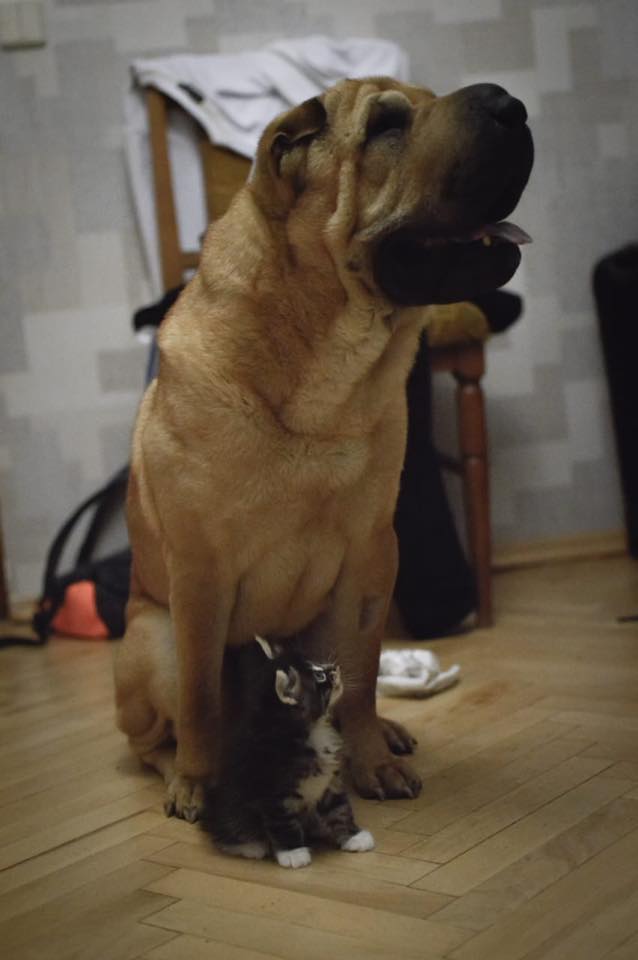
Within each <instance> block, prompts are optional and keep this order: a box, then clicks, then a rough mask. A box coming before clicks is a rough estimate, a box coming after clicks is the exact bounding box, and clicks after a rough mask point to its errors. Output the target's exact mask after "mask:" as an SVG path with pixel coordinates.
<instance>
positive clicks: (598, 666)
mask: <svg viewBox="0 0 638 960" xmlns="http://www.w3.org/2000/svg"><path fill="white" fill-rule="evenodd" d="M496 589H497V626H496V627H495V628H493V629H492V630H489V631H475V632H472V633H468V634H466V635H464V636H459V637H455V638H452V639H446V640H443V641H439V642H437V643H436V644H435V649H436V651H437V652H438V653H439V654H440V656H441V657H442V659H443V661H444V663H445V664H448V663H450V662H453V661H458V662H460V663H461V665H462V669H463V680H462V683H461V684H460V685H459V686H458V687H457V688H456V689H454V690H451V691H447V692H445V693H443V694H440V695H438V696H437V697H435V698H433V699H431V700H429V701H425V702H417V701H386V702H384V703H383V704H382V706H383V710H384V711H385V713H386V714H387V715H389V716H392V717H395V718H397V719H400V720H403V721H405V722H406V723H408V724H409V725H410V727H411V729H412V730H413V731H414V732H415V733H416V735H417V736H418V737H419V741H420V744H419V752H418V755H417V763H418V766H419V768H420V770H421V771H422V773H423V775H424V777H425V781H426V783H425V788H424V791H423V794H422V796H421V797H420V798H419V799H418V800H415V801H410V802H407V801H394V802H390V803H383V804H379V803H372V802H364V801H358V802H357V804H356V806H357V813H358V817H359V820H360V822H361V824H362V825H363V826H365V827H369V828H370V829H372V830H373V832H374V833H375V835H376V838H377V843H378V846H377V850H376V851H375V852H373V853H369V854H358V855H357V854H345V853H337V852H335V853H332V852H325V853H320V854H316V856H315V860H314V862H313V864H312V866H311V867H309V868H306V869H304V870H299V871H294V872H290V871H286V870H284V869H282V868H280V867H278V866H276V865H274V864H271V863H254V862H244V861H237V860H234V859H229V858H226V857H224V856H221V855H219V854H217V853H216V852H214V851H213V850H212V849H211V848H210V846H209V845H208V843H207V841H206V839H205V838H204V837H203V836H202V835H201V834H200V833H199V831H198V830H197V829H196V828H195V827H192V826H190V825H188V824H185V823H182V822H179V821H176V820H167V819H166V818H165V817H164V816H163V813H162V788H161V786H160V784H159V782H158V781H157V780H156V778H155V776H154V775H152V774H150V773H147V772H144V771H142V770H140V769H139V768H138V766H137V764H136V762H135V761H134V760H133V759H132V758H130V757H129V756H128V755H127V751H126V747H125V744H124V742H123V740H122V738H121V736H120V735H119V734H118V733H117V732H116V731H115V730H114V728H113V708H112V699H111V677H110V656H111V650H110V648H109V646H108V645H105V644H101V643H91V642H84V643H82V642H76V641H71V640H68V641H62V640H55V641H53V642H51V644H50V645H49V646H48V647H47V648H45V649H42V650H22V649H8V650H5V651H3V652H0V670H1V674H0V697H1V700H0V711H1V714H0V716H1V729H2V739H1V741H0V871H1V872H0V944H1V950H2V955H3V957H6V958H7V960H48V958H51V960H57V958H77V960H88V958H96V960H97V958H99V960H125V958H133V957H147V958H154V960H204V958H224V960H259V958H261V960H263V958H264V957H281V958H290V960H292V958H294V960H315V958H316V960H326V958H332V960H341V958H343V960H346V958H348V960H358V958H361V960H363V958H377V960H381V958H392V960H397V958H404V957H405V958H421V960H433V958H440V957H449V958H453V960H523V958H526V960H540V958H542V960H571V958H574V960H576V958H578V960H597V958H603V957H605V958H607V960H635V958H636V957H637V956H638V699H637V696H636V691H637V690H638V629H637V628H636V624H631V623H629V624H622V625H620V624H617V623H616V622H615V618H616V616H617V615H619V614H624V613H636V612H638V565H636V564H635V563H633V562H631V561H630V560H628V559H625V558H618V559H607V560H602V561H598V562H587V563H586V562H581V563H578V564H571V565H569V564H566V565H562V566H553V567H546V568H541V569H537V570H528V571H524V572H516V573H509V574H502V575H500V576H499V577H498V578H497V583H496Z"/></svg>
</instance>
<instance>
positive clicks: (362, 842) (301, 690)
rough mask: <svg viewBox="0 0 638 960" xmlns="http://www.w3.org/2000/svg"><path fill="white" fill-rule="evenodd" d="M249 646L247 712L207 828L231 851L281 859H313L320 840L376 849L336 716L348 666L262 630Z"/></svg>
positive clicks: (294, 862) (296, 862)
mask: <svg viewBox="0 0 638 960" xmlns="http://www.w3.org/2000/svg"><path fill="white" fill-rule="evenodd" d="M240 656H242V657H243V658H244V662H243V664H242V667H243V682H242V688H243V690H244V693H245V697H244V699H245V702H244V703H243V705H242V710H241V713H242V717H243V722H242V724H241V726H239V727H238V728H237V731H236V735H235V737H234V738H233V740H232V743H231V747H230V749H229V750H228V751H227V756H226V758H225V760H224V761H223V763H222V770H221V775H220V779H219V787H218V788H217V790H216V791H215V793H214V794H213V796H212V797H211V798H210V800H209V803H208V810H207V814H206V816H205V820H204V828H205V829H207V830H208V831H209V832H210V833H211V834H212V835H213V837H214V839H215V840H216V841H217V844H218V846H219V847H220V849H221V850H223V851H224V852H225V853H230V854H235V855H237V856H242V857H251V858H254V859H261V858H263V857H265V856H266V855H273V856H274V857H275V858H276V860H277V862H278V863H279V864H280V865H281V866H282V867H304V866H306V865H307V864H309V863H310V860H311V857H310V849H309V845H310V843H311V842H313V841H328V842H330V843H332V844H335V845H336V846H338V847H340V848H341V849H342V850H349V851H362V850H371V849H372V848H373V847H374V839H373V838H372V835H371V834H370V833H369V832H368V831H367V830H360V829H359V827H358V826H357V825H356V823H355V821H354V817H353V814H352V808H351V806H350V802H349V800H348V797H347V795H346V793H345V791H344V789H343V786H342V784H341V781H340V778H339V767H340V762H341V747H342V744H341V738H340V736H339V734H338V733H337V731H336V730H335V729H334V727H333V725H332V722H331V716H330V713H331V709H332V707H333V706H334V704H335V703H336V701H337V700H338V698H339V696H340V695H341V691H342V685H341V678H340V673H339V668H338V667H337V666H334V665H328V664H321V665H320V664H316V663H311V662H310V661H309V660H306V659H305V657H303V656H302V655H301V654H300V653H298V652H295V651H294V650H286V651H283V650H280V649H279V648H277V647H271V645H270V644H269V643H268V642H267V641H266V640H263V639H262V638H261V637H258V638H257V643H256V644H255V645H254V646H253V647H251V648H250V649H248V650H245V651H242V652H240Z"/></svg>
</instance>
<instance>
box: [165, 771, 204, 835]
mask: <svg viewBox="0 0 638 960" xmlns="http://www.w3.org/2000/svg"><path fill="white" fill-rule="evenodd" d="M164 812H165V813H166V816H167V817H173V816H175V817H180V818H181V819H182V820H188V822H189V823H195V821H196V820H199V819H201V816H202V814H203V812H204V784H203V783H202V782H201V781H200V780H191V779H190V778H188V777H183V776H182V775H181V774H179V773H176V774H175V775H174V776H173V778H172V780H171V781H170V783H169V784H168V786H167V788H166V800H165V801H164Z"/></svg>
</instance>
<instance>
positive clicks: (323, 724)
mask: <svg viewBox="0 0 638 960" xmlns="http://www.w3.org/2000/svg"><path fill="white" fill-rule="evenodd" d="M308 746H309V747H312V749H313V750H314V751H315V753H316V754H317V763H318V767H319V769H318V770H317V772H316V773H313V774H311V775H310V776H309V777H306V779H305V780H303V781H302V782H301V783H300V784H299V792H300V794H301V796H302V797H303V799H304V801H305V802H306V803H307V804H308V806H315V805H316V804H317V803H318V802H319V800H320V799H321V797H322V796H323V795H324V793H325V792H326V789H327V788H328V785H329V784H330V781H331V780H332V778H333V776H334V775H335V773H336V772H337V770H338V768H339V762H340V751H341V737H340V736H339V734H338V733H337V731H336V730H335V729H334V727H333V726H332V724H331V723H330V721H329V720H328V718H327V717H322V718H321V719H320V720H318V721H317V723H316V724H315V725H314V727H313V728H312V730H311V731H310V734H309V736H308Z"/></svg>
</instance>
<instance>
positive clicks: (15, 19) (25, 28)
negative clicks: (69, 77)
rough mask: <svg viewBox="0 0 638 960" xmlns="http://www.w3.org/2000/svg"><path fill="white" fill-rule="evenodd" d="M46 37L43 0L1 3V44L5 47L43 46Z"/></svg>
mask: <svg viewBox="0 0 638 960" xmlns="http://www.w3.org/2000/svg"><path fill="white" fill-rule="evenodd" d="M46 39H47V38H46V23H45V18H44V2H43V0H18V2H16V3H0V44H2V46H3V47H4V48H5V49H7V50H19V49H21V48H23V47H42V46H44V44H45V43H46Z"/></svg>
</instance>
